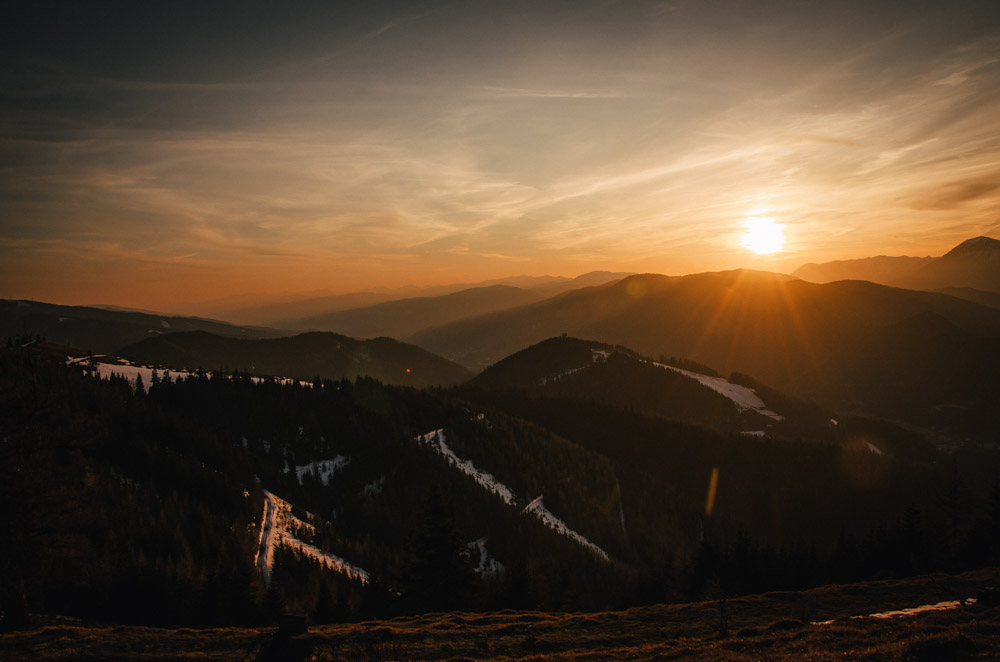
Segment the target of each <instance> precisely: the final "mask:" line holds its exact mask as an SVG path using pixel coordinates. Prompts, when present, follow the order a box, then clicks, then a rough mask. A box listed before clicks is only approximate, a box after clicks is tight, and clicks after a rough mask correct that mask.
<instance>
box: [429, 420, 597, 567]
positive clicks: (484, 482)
mask: <svg viewBox="0 0 1000 662" xmlns="http://www.w3.org/2000/svg"><path fill="white" fill-rule="evenodd" d="M417 441H420V442H421V443H423V444H425V445H428V446H430V447H431V448H433V449H434V450H436V451H437V452H438V453H440V454H441V455H444V456H445V457H446V458H448V461H449V462H450V463H451V465H452V466H454V467H455V468H457V469H458V470H460V471H462V472H463V473H465V474H466V475H468V476H470V477H472V478H473V480H475V481H476V482H477V483H479V484H480V485H481V486H482V487H483V488H484V489H486V490H487V491H489V492H491V493H493V494H496V495H497V496H499V497H500V498H501V499H502V500H503V502H504V503H505V504H507V505H508V506H514V505H515V504H516V499H515V498H514V492H513V491H512V490H511V489H510V488H509V487H507V486H506V485H504V484H503V483H501V482H500V481H498V480H497V479H496V478H494V477H493V476H492V474H488V473H485V472H482V471H480V470H479V469H476V467H475V466H474V465H473V464H472V462H471V461H469V460H462V459H460V458H459V457H458V456H457V455H455V453H454V451H452V450H451V448H449V447H448V444H447V442H446V441H445V433H444V429H442V428H439V429H437V430H434V431H433V432H428V433H427V434H424V435H421V436H419V437H417ZM521 513H522V514H524V513H531V514H533V515H534V516H535V517H537V518H538V519H539V520H541V522H542V524H544V525H545V526H547V527H549V528H550V529H552V530H554V531H555V532H556V533H558V534H560V535H563V536H566V537H568V538H570V539H571V540H573V541H575V542H576V543H578V544H579V545H581V546H582V547H584V548H586V549H589V550H590V551H592V552H593V553H595V554H596V555H598V556H600V557H601V558H603V559H604V560H606V561H607V560H610V557H609V556H608V554H607V552H605V551H604V550H603V549H601V548H600V547H598V546H597V545H595V544H594V543H592V542H590V541H589V540H587V539H586V538H585V537H584V536H582V535H580V534H579V533H577V532H576V531H574V530H573V529H571V528H569V526H567V525H566V523H565V522H563V521H562V520H561V519H559V518H558V517H556V516H555V515H553V514H552V513H551V512H550V511H549V510H548V509H547V508H546V507H545V505H544V504H543V503H542V497H538V498H537V499H535V500H533V501H532V502H531V503H529V504H528V505H527V506H526V507H525V508H524V509H523V510H522V511H521Z"/></svg>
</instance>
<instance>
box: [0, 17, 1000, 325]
mask: <svg viewBox="0 0 1000 662" xmlns="http://www.w3.org/2000/svg"><path fill="white" fill-rule="evenodd" d="M295 4H296V7H297V9H290V8H288V7H285V6H283V5H281V4H279V3H270V4H267V5H265V4H264V3H244V2H240V3H215V2H206V3H185V2H162V3H152V2H121V3H109V2H62V3H45V2H36V1H30V2H23V3H21V2H6V3H4V8H3V9H2V10H0V12H2V14H0V24H2V27H0V36H2V39H0V61H2V66H0V81H2V82H0V166H2V177H0V297H2V298H32V299H40V300H45V301H53V302H58V303H76V304H86V303H108V304H118V305H126V306H134V307H142V308H157V309H163V310H168V309H171V308H172V307H174V306H180V305H181V304H183V303H184V302H192V301H199V300H206V299H211V298H215V297H223V296H228V295H234V294H241V293H261V294H276V293H280V292H284V291H287V292H304V291H315V290H322V289H327V290H330V291H333V292H345V291H357V290H365V289H371V288H374V287H397V286H403V285H409V284H415V285H423V284H435V283H449V282H471V281H477V280H484V279H487V278H496V277H502V276H509V275H517V274H532V275H542V274H553V275H565V276H575V275H578V274H580V273H584V272H587V271H591V270H594V269H607V270H614V271H652V272H658V273H665V274H684V273H691V272H695V271H708V270H718V269H730V268H735V267H753V268H762V269H771V270H775V271H791V270H793V269H795V268H796V267H798V266H800V265H802V264H804V263H807V262H819V261H827V260H833V259H845V258H854V257H865V256H870V255H878V254H888V255H941V254H943V253H944V252H946V251H947V250H949V249H950V248H951V247H953V246H954V245H956V244H958V243H960V242H961V241H963V240H965V239H968V238H970V237H973V236H977V235H989V236H993V237H1000V3H998V2H997V1H996V0H988V1H984V2H961V1H958V2H948V3H944V2H926V3H918V2H898V3H887V2H857V3H851V2H756V1H754V2H751V1H746V2H736V1H732V2H704V1H696V0H692V1H690V2H688V1H683V0H681V1H669V2H652V1H651V2H638V1H637V2H612V1H607V2H585V1H579V0H577V1H573V2H543V1H539V0H533V1H526V2H519V1H505V2H476V1H463V2H436V3H435V2H399V3H381V2H332V1H331V2H317V3H315V4H314V5H312V6H309V5H307V4H305V3H295ZM203 5H204V6H203ZM760 219H766V222H767V223H770V224H771V225H777V226H781V229H782V231H783V235H784V238H785V242H786V243H785V244H784V246H783V248H782V250H780V251H779V252H777V253H773V254H771V255H768V256H757V255H755V254H754V253H753V252H751V251H750V250H748V248H747V247H746V242H744V241H741V236H742V235H744V234H745V233H746V232H747V224H748V223H751V224H752V223H754V222H760Z"/></svg>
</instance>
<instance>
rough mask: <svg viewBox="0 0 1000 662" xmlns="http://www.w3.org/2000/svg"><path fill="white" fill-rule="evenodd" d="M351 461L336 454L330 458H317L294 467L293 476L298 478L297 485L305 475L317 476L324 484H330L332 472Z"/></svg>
mask: <svg viewBox="0 0 1000 662" xmlns="http://www.w3.org/2000/svg"><path fill="white" fill-rule="evenodd" d="M350 463H351V458H349V457H344V456H343V455H338V456H337V457H335V458H333V459H332V460H319V461H317V462H310V463H309V464H300V465H298V466H296V467H295V477H296V478H298V480H299V485H301V484H302V481H303V480H304V479H305V477H306V476H307V475H312V476H313V477H315V478H318V479H319V480H320V482H321V483H323V485H324V486H326V485H329V484H330V479H331V478H332V477H333V474H335V473H336V472H338V471H339V470H341V469H343V468H344V467H346V466H347V465H348V464H350Z"/></svg>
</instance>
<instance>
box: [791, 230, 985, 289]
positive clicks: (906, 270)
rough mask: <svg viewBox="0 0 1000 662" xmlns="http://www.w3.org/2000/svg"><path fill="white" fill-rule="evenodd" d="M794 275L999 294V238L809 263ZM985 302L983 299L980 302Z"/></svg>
mask: <svg viewBox="0 0 1000 662" xmlns="http://www.w3.org/2000/svg"><path fill="white" fill-rule="evenodd" d="M792 275H794V276H797V277H798V278H801V279H803V280H808V281H811V282H814V283H829V282H832V281H835V280H867V281H871V282H873V283H881V284H883V285H891V286H893V287H905V288H909V289H919V290H945V289H947V288H951V291H952V293H953V294H955V295H956V296H963V294H962V290H964V289H967V290H978V291H985V292H990V293H993V294H1000V240H997V239H992V238H990V237H975V238H973V239H969V240H967V241H964V242H962V243H961V244H959V245H958V246H956V247H955V248H953V249H951V250H950V251H949V252H948V253H946V254H945V255H942V256H941V257H936V258H934V257H887V256H884V255H882V256H879V257H869V258H862V259H857V260H839V261H836V262H825V263H822V264H806V265H804V266H802V267H799V268H798V269H796V270H795V271H794V272H792ZM969 296H976V295H975V294H970V295H969ZM963 298H964V297H963ZM993 301H994V302H995V299H993ZM982 302H983V300H982V299H980V303H982Z"/></svg>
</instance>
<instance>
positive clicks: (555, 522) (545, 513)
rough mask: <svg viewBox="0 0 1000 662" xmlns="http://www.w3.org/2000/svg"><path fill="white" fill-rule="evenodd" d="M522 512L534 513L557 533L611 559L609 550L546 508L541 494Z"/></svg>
mask: <svg viewBox="0 0 1000 662" xmlns="http://www.w3.org/2000/svg"><path fill="white" fill-rule="evenodd" d="M521 512H523V513H533V514H534V515H535V517H537V518H538V519H540V520H541V521H542V524H544V525H545V526H547V527H549V528H550V529H552V530H554V531H555V532H556V533H558V534H560V535H563V536H566V537H567V538H569V539H570V540H572V541H574V542H576V543H577V544H578V545H580V546H581V547H584V548H586V549H589V550H590V551H591V552H593V553H594V554H596V555H597V556H599V557H601V558H602V559H604V560H605V561H610V560H611V557H609V556H608V553H607V552H605V551H604V550H603V549H601V548H600V547H598V546H597V545H595V544H594V543H592V542H590V541H589V540H587V538H585V537H584V536H582V535H580V534H579V533H577V532H576V531H574V530H573V529H571V528H569V527H568V526H567V525H566V522H564V521H562V520H561V519H559V518H558V517H556V516H555V515H553V514H552V511H550V510H549V509H548V508H546V507H545V504H544V503H542V497H541V496H539V497H537V498H536V499H535V500H533V501H532V502H531V503H529V504H528V505H527V506H525V508H524V510H522V511H521Z"/></svg>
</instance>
